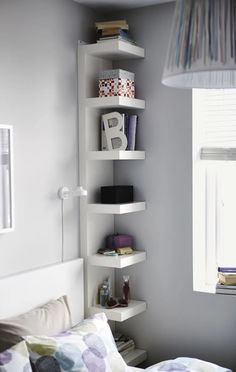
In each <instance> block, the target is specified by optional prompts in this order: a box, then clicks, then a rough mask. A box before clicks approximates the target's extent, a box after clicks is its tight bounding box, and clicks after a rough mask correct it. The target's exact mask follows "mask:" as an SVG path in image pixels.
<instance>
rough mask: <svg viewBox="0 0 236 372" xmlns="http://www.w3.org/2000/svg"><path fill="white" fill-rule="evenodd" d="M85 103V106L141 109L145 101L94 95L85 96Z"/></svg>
mask: <svg viewBox="0 0 236 372" xmlns="http://www.w3.org/2000/svg"><path fill="white" fill-rule="evenodd" d="M85 105H86V107H87V108H113V107H122V108H133V109H139V110H143V109H144V108H145V101H144V100H142V99H137V98H128V97H95V98H86V100H85Z"/></svg>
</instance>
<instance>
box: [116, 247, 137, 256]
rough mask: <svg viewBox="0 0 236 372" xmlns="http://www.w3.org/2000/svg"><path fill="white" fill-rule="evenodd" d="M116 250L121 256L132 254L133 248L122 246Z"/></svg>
mask: <svg viewBox="0 0 236 372" xmlns="http://www.w3.org/2000/svg"><path fill="white" fill-rule="evenodd" d="M116 251H117V253H118V254H119V255H121V256H123V255H125V254H132V253H133V251H134V250H133V248H131V247H122V248H117V250H116Z"/></svg>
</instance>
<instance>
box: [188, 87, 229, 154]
mask: <svg viewBox="0 0 236 372" xmlns="http://www.w3.org/2000/svg"><path fill="white" fill-rule="evenodd" d="M194 96H195V100H196V101H197V105H198V116H199V118H198V122H199V123H201V128H200V133H201V137H200V138H201V159H204V160H236V89H217V90H215V89H199V90H195V91H194Z"/></svg>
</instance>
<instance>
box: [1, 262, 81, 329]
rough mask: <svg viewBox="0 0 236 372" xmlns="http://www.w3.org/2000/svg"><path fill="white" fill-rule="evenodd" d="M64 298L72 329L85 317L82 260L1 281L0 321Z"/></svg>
mask: <svg viewBox="0 0 236 372" xmlns="http://www.w3.org/2000/svg"><path fill="white" fill-rule="evenodd" d="M65 294H66V295H67V297H68V302H69V306H70V309H71V315H72V322H73V325H75V324H76V323H78V322H79V321H81V320H82V319H83V317H84V284H83V259H81V258H80V259H76V260H73V261H68V262H64V263H59V264H56V265H52V266H47V267H43V268H40V269H37V270H33V271H28V272H24V273H21V274H17V275H14V276H9V277H5V278H2V279H0V319H3V318H8V317H11V316H15V315H19V314H21V313H24V312H26V311H28V310H31V309H33V308H35V307H37V306H39V305H43V304H44V303H46V302H48V301H50V300H51V299H56V298H58V297H60V296H62V295H65Z"/></svg>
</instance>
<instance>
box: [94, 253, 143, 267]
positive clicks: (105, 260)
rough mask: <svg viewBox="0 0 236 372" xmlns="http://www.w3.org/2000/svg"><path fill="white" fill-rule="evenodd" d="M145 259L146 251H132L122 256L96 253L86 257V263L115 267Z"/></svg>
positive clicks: (133, 263)
mask: <svg viewBox="0 0 236 372" xmlns="http://www.w3.org/2000/svg"><path fill="white" fill-rule="evenodd" d="M145 260H146V252H141V251H134V252H133V253H132V254H127V255H123V256H104V255H103V254H99V253H98V254H95V255H93V256H90V257H88V263H89V264H90V265H92V266H102V267H113V268H116V269H122V268H123V267H127V266H130V265H135V264H137V263H139V262H142V261H145Z"/></svg>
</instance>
